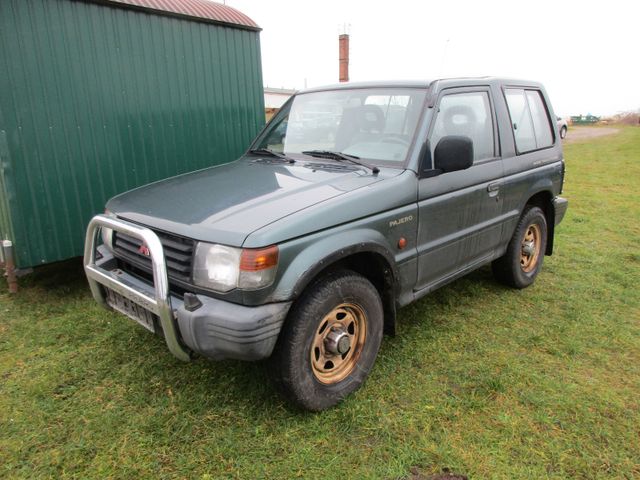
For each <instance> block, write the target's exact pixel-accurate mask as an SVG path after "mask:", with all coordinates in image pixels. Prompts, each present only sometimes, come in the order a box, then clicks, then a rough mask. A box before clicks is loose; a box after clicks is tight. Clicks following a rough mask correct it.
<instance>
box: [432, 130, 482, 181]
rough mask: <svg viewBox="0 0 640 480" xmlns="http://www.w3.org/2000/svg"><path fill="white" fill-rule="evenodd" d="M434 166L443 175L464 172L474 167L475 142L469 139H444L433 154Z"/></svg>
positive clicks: (461, 137) (456, 136)
mask: <svg viewBox="0 0 640 480" xmlns="http://www.w3.org/2000/svg"><path fill="white" fill-rule="evenodd" d="M433 159H434V162H433V166H434V168H435V169H436V170H440V171H441V172H442V173H447V172H455V171H457V170H464V169H466V168H469V167H470V166H471V165H473V141H472V140H471V139H470V138H469V137H463V136H460V135H449V136H446V137H442V138H441V139H440V141H439V142H438V145H436V149H435V150H434V152H433Z"/></svg>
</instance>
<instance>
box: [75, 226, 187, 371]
mask: <svg viewBox="0 0 640 480" xmlns="http://www.w3.org/2000/svg"><path fill="white" fill-rule="evenodd" d="M101 228H110V229H112V230H115V231H117V232H123V233H126V234H127V235H131V236H132V237H136V238H139V239H140V240H142V241H143V242H144V245H146V246H147V248H148V249H149V257H150V258H151V265H152V268H153V285H154V289H155V298H153V297H151V296H149V295H148V294H146V293H145V292H142V291H141V290H140V289H139V288H136V286H135V285H134V284H133V283H129V282H127V281H126V280H125V279H123V278H120V277H118V276H117V275H115V274H114V273H112V272H109V271H107V270H105V269H103V268H101V267H99V266H98V265H96V237H97V234H98V232H99V231H100V229H101ZM84 271H85V273H86V275H87V280H89V287H90V288H91V293H92V294H93V298H95V299H96V301H97V302H98V303H99V304H100V305H102V306H103V307H105V308H107V309H111V307H109V305H108V304H107V302H106V299H105V292H104V290H103V289H102V288H101V287H100V285H104V286H105V287H107V288H110V289H111V290H113V291H115V292H117V293H119V294H120V295H122V296H123V297H125V298H127V299H129V300H131V301H132V302H134V303H136V304H138V305H140V306H141V307H143V308H145V309H147V310H149V311H150V312H152V313H154V314H156V315H157V316H158V318H159V319H160V324H161V325H162V330H163V333H164V338H165V341H166V342H167V347H169V351H170V352H171V353H173V355H175V356H176V357H177V358H179V359H180V360H183V361H189V360H191V355H190V354H189V351H188V350H187V349H185V347H183V346H182V345H181V343H180V341H179V340H178V330H177V327H176V323H175V320H174V317H173V308H172V306H171V296H170V293H169V279H168V277H167V265H166V263H165V259H164V249H163V248H162V243H160V239H159V238H158V236H157V235H156V234H155V233H154V232H153V231H152V230H150V229H148V228H145V227H141V226H139V225H136V224H133V223H130V222H127V221H125V220H121V219H117V218H115V217H111V216H108V215H96V216H95V217H93V218H92V219H91V222H89V226H88V227H87V237H86V240H85V245H84Z"/></svg>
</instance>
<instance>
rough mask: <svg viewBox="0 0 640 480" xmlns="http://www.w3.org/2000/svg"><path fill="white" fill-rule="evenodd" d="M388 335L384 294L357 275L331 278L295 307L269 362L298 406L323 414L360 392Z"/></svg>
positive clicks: (315, 286) (278, 381)
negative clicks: (384, 318)
mask: <svg viewBox="0 0 640 480" xmlns="http://www.w3.org/2000/svg"><path fill="white" fill-rule="evenodd" d="M382 330H383V308H382V301H381V300H380V295H379V294H378V291H377V290H376V288H375V287H374V286H373V285H372V284H371V282H370V281H369V280H367V279H366V278H364V277H363V276H362V275H359V274H357V273H355V272H352V271H347V270H344V271H339V272H334V273H331V274H329V275H327V276H325V277H323V278H321V279H320V280H319V281H317V282H315V283H314V284H312V285H311V286H310V287H309V288H307V290H306V291H305V292H304V293H303V294H302V296H301V297H300V298H299V299H298V300H297V301H296V302H295V304H294V305H293V307H292V309H291V311H290V312H289V315H288V317H287V321H286V322H285V325H284V327H283V331H282V332H281V333H280V337H279V339H278V344H277V345H276V349H275V351H274V354H273V355H272V357H271V360H270V370H271V374H272V377H273V379H274V381H275V383H276V385H277V386H278V388H279V389H280V390H281V392H282V393H283V394H284V396H285V397H286V398H287V399H288V400H289V401H291V402H292V403H293V404H295V405H297V406H299V407H301V408H304V409H306V410H311V411H320V410H324V409H326V408H329V407H332V406H334V405H336V404H337V403H339V402H340V401H341V400H342V399H343V398H345V397H346V396H347V395H349V394H350V393H352V392H354V391H355V390H357V389H358V388H359V387H360V386H361V385H362V383H363V382H364V381H365V379H366V378H367V376H368V374H369V371H370V370H371V368H372V367H373V364H374V362H375V359H376V356H377V354H378V350H379V348H380V343H381V341H382Z"/></svg>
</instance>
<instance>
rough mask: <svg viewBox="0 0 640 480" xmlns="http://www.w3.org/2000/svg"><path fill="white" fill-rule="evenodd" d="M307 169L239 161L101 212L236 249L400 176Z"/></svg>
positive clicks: (126, 197) (158, 185) (146, 189)
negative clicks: (266, 230)
mask: <svg viewBox="0 0 640 480" xmlns="http://www.w3.org/2000/svg"><path fill="white" fill-rule="evenodd" d="M313 165H314V164H310V163H303V162H298V163H295V164H279V163H276V162H274V161H273V159H271V158H268V159H250V158H243V159H241V160H237V161H235V162H232V163H228V164H225V165H220V166H217V167H212V168H208V169H205V170H199V171H197V172H192V173H188V174H185V175H180V176H177V177H172V178H169V179H167V180H162V181H159V182H155V183H152V184H149V185H145V186H143V187H139V188H136V189H134V190H130V191H128V192H126V193H123V194H121V195H118V196H116V197H114V198H112V199H111V200H110V201H109V202H108V203H107V209H108V210H109V211H111V212H113V213H115V214H116V215H117V216H118V217H121V218H124V219H127V220H131V221H133V222H136V223H140V224H143V225H146V226H148V227H150V228H153V229H157V230H163V231H166V232H171V233H175V234H177V235H181V236H184V237H188V238H193V239H195V240H202V241H208V242H215V243H221V244H225V245H230V246H241V245H242V244H243V242H244V240H245V239H246V238H247V236H248V235H249V234H250V233H252V232H253V231H255V230H258V229H260V228H262V227H264V226H266V225H269V224H270V223H273V222H275V221H277V220H280V219H282V218H284V217H286V216H288V215H291V214H293V213H295V212H299V211H300V210H303V209H305V208H308V207H310V206H312V205H316V204H318V203H320V202H324V201H326V200H329V199H331V198H334V197H337V196H339V195H343V194H345V193H347V192H351V191H353V190H356V189H358V188H361V187H365V186H367V185H371V184H372V183H375V182H379V181H381V180H383V179H384V178H385V177H388V176H395V175H397V174H399V173H400V172H401V171H400V170H392V169H382V171H381V172H380V174H378V175H373V174H372V173H371V172H370V171H368V170H365V169H355V168H352V167H351V166H350V165H349V166H347V165H346V164H332V163H330V162H326V163H324V162H316V165H319V166H320V168H311V167H312V166H313ZM322 165H326V166H331V167H335V168H322Z"/></svg>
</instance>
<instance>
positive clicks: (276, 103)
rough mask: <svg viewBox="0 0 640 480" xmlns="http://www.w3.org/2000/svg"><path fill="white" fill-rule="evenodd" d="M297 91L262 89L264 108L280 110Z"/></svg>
mask: <svg viewBox="0 0 640 480" xmlns="http://www.w3.org/2000/svg"><path fill="white" fill-rule="evenodd" d="M296 91H297V90H290V89H287V88H270V87H265V89H264V108H280V107H282V105H284V104H285V102H286V101H287V100H289V97H291V95H293V94H294V93H296Z"/></svg>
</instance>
